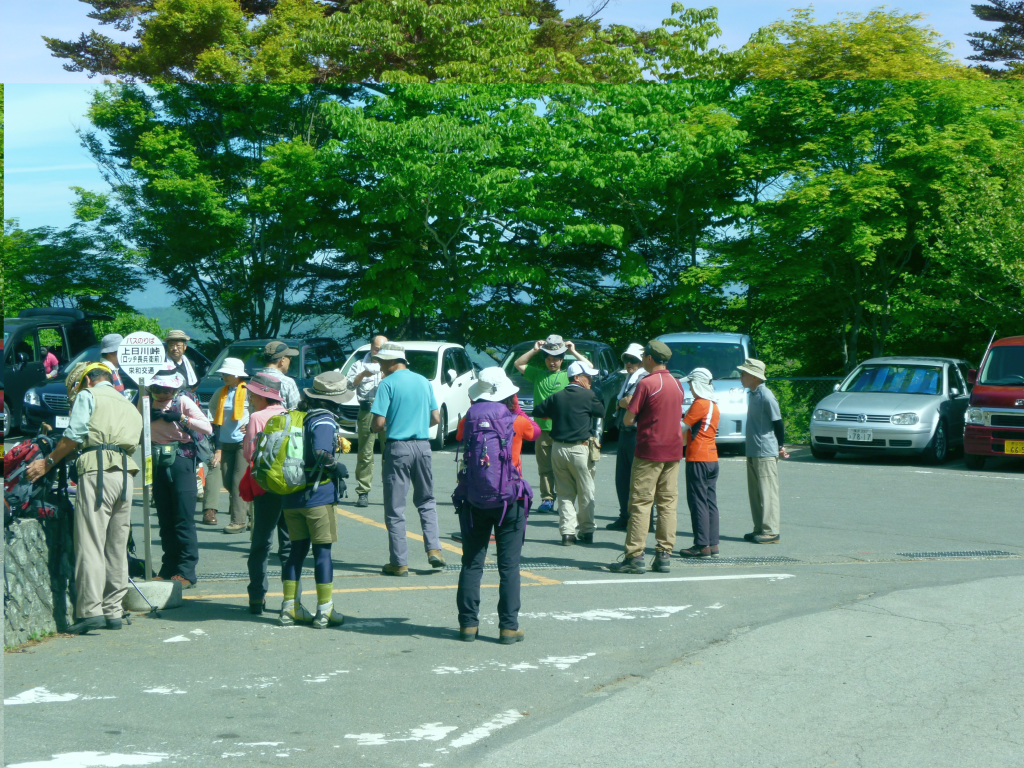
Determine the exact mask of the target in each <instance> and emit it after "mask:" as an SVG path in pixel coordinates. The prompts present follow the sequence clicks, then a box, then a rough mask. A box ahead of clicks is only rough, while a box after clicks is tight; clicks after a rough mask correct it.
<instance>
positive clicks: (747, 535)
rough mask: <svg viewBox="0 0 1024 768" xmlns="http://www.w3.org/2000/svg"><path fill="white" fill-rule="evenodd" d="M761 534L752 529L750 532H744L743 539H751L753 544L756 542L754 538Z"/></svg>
mask: <svg viewBox="0 0 1024 768" xmlns="http://www.w3.org/2000/svg"><path fill="white" fill-rule="evenodd" d="M760 535H761V534H760V533H757V532H756V531H751V532H750V533H744V534H743V540H744V541H749V542H750V543H751V544H753V543H754V539H755V538H757V537H758V536H760Z"/></svg>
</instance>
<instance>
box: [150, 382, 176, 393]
mask: <svg viewBox="0 0 1024 768" xmlns="http://www.w3.org/2000/svg"><path fill="white" fill-rule="evenodd" d="M148 389H149V394H151V395H172V394H174V391H175V390H174V387H161V386H160V385H159V384H151V385H150V386H149V387H148Z"/></svg>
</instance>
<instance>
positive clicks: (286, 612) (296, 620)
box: [278, 600, 313, 627]
mask: <svg viewBox="0 0 1024 768" xmlns="http://www.w3.org/2000/svg"><path fill="white" fill-rule="evenodd" d="M312 620H313V614H311V613H310V612H309V611H307V610H306V606H304V605H303V604H302V603H300V602H298V601H297V600H294V601H288V602H286V603H285V604H284V605H282V606H281V616H280V618H279V619H278V623H279V624H280V625H281V626H282V627H290V626H292V624H308V623H309V622H311V621H312Z"/></svg>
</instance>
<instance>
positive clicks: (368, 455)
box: [356, 408, 384, 494]
mask: <svg viewBox="0 0 1024 768" xmlns="http://www.w3.org/2000/svg"><path fill="white" fill-rule="evenodd" d="M371 424H373V414H372V413H370V410H369V408H360V409H359V416H358V417H357V418H356V432H357V434H358V435H359V438H358V439H359V454H358V456H357V457H356V494H361V493H369V492H370V483H372V482H373V446H374V445H375V444H376V442H377V439H378V437H379V438H380V448H381V452H383V451H384V433H383V432H379V433H377V434H374V433H373V430H371V429H370V425H371Z"/></svg>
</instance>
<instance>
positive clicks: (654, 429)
mask: <svg viewBox="0 0 1024 768" xmlns="http://www.w3.org/2000/svg"><path fill="white" fill-rule="evenodd" d="M684 399H685V396H684V395H683V387H682V385H681V384H680V383H679V382H678V381H677V380H676V378H675V377H674V376H673V375H672V374H671V373H669V372H668V371H666V370H661V371H655V372H654V373H652V374H649V375H648V376H646V377H645V378H643V379H640V383H639V384H637V385H636V392H635V393H634V394H633V399H632V400H630V401H629V408H627V409H626V410H628V411H629V412H630V413H632V414H633V415H634V416H636V417H637V418H636V451H635V452H634V454H633V455H634V456H637V457H639V458H641V459H646V460H647V461H662V462H665V461H681V460H682V458H683V428H682V426H680V424H681V422H682V418H683V400H684Z"/></svg>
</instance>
